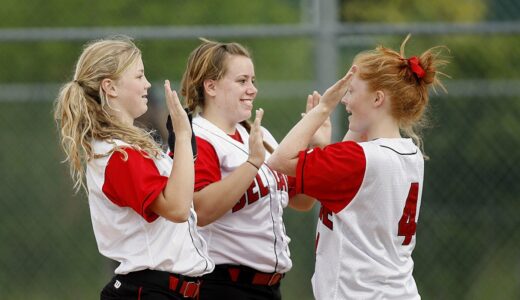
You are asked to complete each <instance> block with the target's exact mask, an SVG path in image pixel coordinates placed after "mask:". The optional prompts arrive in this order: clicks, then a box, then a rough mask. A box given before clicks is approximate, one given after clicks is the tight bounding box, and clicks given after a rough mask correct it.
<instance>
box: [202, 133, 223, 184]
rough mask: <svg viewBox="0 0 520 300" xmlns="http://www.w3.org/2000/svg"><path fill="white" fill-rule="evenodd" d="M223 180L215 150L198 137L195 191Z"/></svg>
mask: <svg viewBox="0 0 520 300" xmlns="http://www.w3.org/2000/svg"><path fill="white" fill-rule="evenodd" d="M221 178H222V175H221V173H220V162H219V160H218V156H217V152H215V148H213V146H212V145H211V144H210V143H209V142H208V141H206V140H205V139H202V138H200V137H197V159H196V160H195V191H200V190H202V189H203V188H204V187H206V186H207V185H209V184H211V183H213V182H217V181H219V180H220V179H221Z"/></svg>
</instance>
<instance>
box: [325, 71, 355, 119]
mask: <svg viewBox="0 0 520 300" xmlns="http://www.w3.org/2000/svg"><path fill="white" fill-rule="evenodd" d="M356 71H357V66H356V65H352V67H350V70H348V72H347V74H345V76H344V77H343V78H341V79H340V80H338V81H337V82H336V83H335V84H333V85H332V86H331V87H329V88H328V89H327V90H326V91H325V93H324V94H323V96H321V100H320V104H321V103H323V105H325V106H327V107H329V108H330V109H333V108H334V107H336V105H337V104H338V103H339V101H340V100H341V98H343V96H344V95H345V93H346V92H347V90H348V84H349V82H350V80H351V79H352V76H354V73H356Z"/></svg>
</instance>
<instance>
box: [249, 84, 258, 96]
mask: <svg viewBox="0 0 520 300" xmlns="http://www.w3.org/2000/svg"><path fill="white" fill-rule="evenodd" d="M246 93H247V94H248V95H256V93H258V89H257V88H256V86H255V85H254V84H251V85H250V86H249V87H248V88H247V90H246Z"/></svg>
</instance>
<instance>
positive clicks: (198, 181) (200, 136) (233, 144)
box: [193, 115, 292, 273]
mask: <svg viewBox="0 0 520 300" xmlns="http://www.w3.org/2000/svg"><path fill="white" fill-rule="evenodd" d="M193 131H194V133H195V135H196V136H197V152H198V156H197V161H196V162H195V189H196V190H200V189H202V188H204V187H205V186H207V185H208V184H211V183H212V182H215V181H218V180H219V179H221V178H224V177H226V176H228V175H229V174H230V173H231V172H233V171H234V170H235V169H236V168H237V167H238V166H240V165H241V164H243V163H244V162H245V161H246V160H247V159H248V155H249V143H248V142H249V134H248V133H247V130H246V129H245V128H244V127H243V126H242V125H238V126H237V133H238V135H239V139H241V140H242V142H243V143H242V142H240V141H237V140H235V139H234V138H232V137H231V136H229V135H227V134H226V133H225V132H224V131H222V130H221V129H219V128H218V127H217V126H215V125H214V124H212V123H211V122H209V121H208V120H206V119H204V118H203V117H202V116H200V115H198V116H196V117H195V118H193ZM262 131H263V137H264V140H265V141H266V142H267V143H268V144H269V145H271V146H273V147H276V146H277V145H278V144H277V143H276V141H275V139H274V138H273V136H272V135H271V134H270V133H269V132H268V131H267V130H266V129H265V128H262ZM268 157H269V153H267V151H266V160H267V158H268ZM212 170H214V171H212ZM211 172H213V173H217V174H214V175H213V177H212V176H208V173H211ZM237 200H238V202H237V204H236V205H235V206H234V207H233V208H232V209H230V210H229V211H228V212H226V213H225V214H224V215H223V216H222V217H220V218H219V219H217V220H215V221H214V222H213V223H211V224H209V225H206V226H204V227H199V230H200V233H201V234H202V235H203V236H204V239H205V240H206V241H207V243H208V250H209V254H210V256H211V258H213V260H214V261H215V264H217V265H219V264H234V265H244V266H248V267H251V268H254V269H256V270H258V271H262V272H268V273H269V272H279V273H285V272H287V271H289V270H290V269H291V267H292V262H291V259H290V252H289V242H290V239H289V237H288V236H287V235H286V233H285V227H284V223H283V219H282V214H283V209H284V207H286V206H287V204H288V200H289V195H288V180H287V176H285V175H283V174H280V173H277V172H275V171H273V170H271V169H270V168H269V167H268V166H267V165H266V164H263V165H262V166H261V167H260V170H259V171H258V174H257V175H256V177H255V178H254V180H253V182H252V183H251V186H250V187H249V189H248V190H247V191H246V193H245V194H244V195H243V196H242V198H241V199H240V200H239V199H237Z"/></svg>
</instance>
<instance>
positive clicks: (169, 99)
mask: <svg viewBox="0 0 520 300" xmlns="http://www.w3.org/2000/svg"><path fill="white" fill-rule="evenodd" d="M164 95H165V96H166V105H167V106H168V109H170V110H171V108H172V106H173V99H172V98H173V96H172V89H171V87H170V81H169V80H168V79H166V80H165V81H164Z"/></svg>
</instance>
